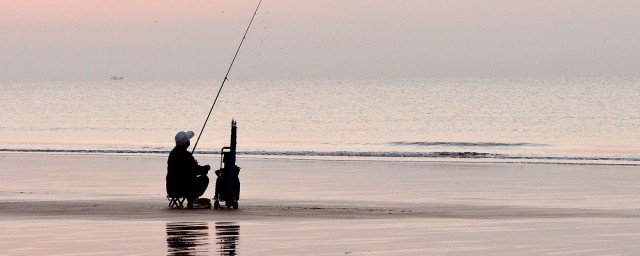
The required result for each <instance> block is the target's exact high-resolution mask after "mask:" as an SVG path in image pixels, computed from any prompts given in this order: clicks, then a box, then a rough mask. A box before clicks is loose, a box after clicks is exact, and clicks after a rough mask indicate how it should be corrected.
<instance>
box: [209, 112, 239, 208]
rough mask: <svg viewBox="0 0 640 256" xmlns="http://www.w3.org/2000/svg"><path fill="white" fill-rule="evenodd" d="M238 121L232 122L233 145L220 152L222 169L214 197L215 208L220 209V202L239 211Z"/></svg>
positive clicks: (218, 174)
mask: <svg viewBox="0 0 640 256" xmlns="http://www.w3.org/2000/svg"><path fill="white" fill-rule="evenodd" d="M236 137H237V127H236V121H234V120H231V145H230V146H229V147H223V148H222V150H221V151H220V158H221V159H220V169H219V170H217V171H216V175H217V176H218V177H217V178H216V190H215V194H214V196H213V200H215V201H214V203H213V208H215V209H218V208H220V201H223V202H224V203H225V206H226V207H227V208H232V207H233V208H234V209H238V200H240V179H239V178H238V175H239V174H240V167H238V166H237V165H236V144H237V143H236Z"/></svg>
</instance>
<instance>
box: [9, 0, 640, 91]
mask: <svg viewBox="0 0 640 256" xmlns="http://www.w3.org/2000/svg"><path fill="white" fill-rule="evenodd" d="M257 3H258V1H257V0H256V1H254V0H251V1H245V0H241V1H237V0H234V1H228V0H209V1H204V0H191V1H177V0H162V1H158V0H156V1H152V0H136V1H125V0H94V1H85V0H21V1H13V0H0V9H1V10H2V11H0V34H1V35H2V40H0V72H1V73H0V81H6V80H96V79H97V80H101V79H109V78H110V77H111V76H112V75H121V76H125V78H126V79H152V80H164V79H177V80H182V79H221V78H222V77H223V76H224V73H225V72H226V70H227V68H228V65H229V63H230V62H231V59H232V58H233V54H234V53H235V50H236V48H237V47H238V43H239V42H240V39H241V37H242V34H243V33H244V31H245V29H246V26H247V24H248V22H249V19H250V18H251V15H252V14H253V11H254V9H255V7H256V5H257ZM639 12H640V1H635V0H633V1H632V0H613V1H605V0H540V1H530V0H422V1H420V0H399V1H397V0H396V1H392V0H322V1H320V0H263V2H262V5H261V7H260V10H259V11H258V14H257V16H256V19H255V21H254V23H253V25H252V28H251V30H250V31H249V34H248V36H247V39H246V41H245V42H244V45H243V48H242V49H241V51H240V54H239V56H238V59H237V60H236V64H235V66H234V68H233V70H232V72H231V75H230V79H234V78H235V79H251V78H263V79H351V78H356V79H367V78H384V79H396V78H401V79H404V78H431V77H436V78H440V77H523V76H524V77H535V76H637V75H638V71H637V69H638V67H640V47H638V46H639V45H640V19H638V18H637V14H638V13H639Z"/></svg>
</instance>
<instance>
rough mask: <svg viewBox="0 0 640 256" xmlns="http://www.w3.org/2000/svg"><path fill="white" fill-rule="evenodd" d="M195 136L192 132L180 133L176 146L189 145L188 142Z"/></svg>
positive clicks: (177, 136)
mask: <svg viewBox="0 0 640 256" xmlns="http://www.w3.org/2000/svg"><path fill="white" fill-rule="evenodd" d="M194 135H196V133H195V132H192V131H187V132H183V131H180V132H178V134H176V144H178V145H184V144H185V143H187V141H189V140H190V139H191V138H193V136H194Z"/></svg>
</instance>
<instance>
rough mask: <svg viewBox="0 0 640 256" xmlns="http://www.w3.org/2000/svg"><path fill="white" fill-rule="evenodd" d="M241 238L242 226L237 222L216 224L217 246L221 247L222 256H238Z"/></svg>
mask: <svg viewBox="0 0 640 256" xmlns="http://www.w3.org/2000/svg"><path fill="white" fill-rule="evenodd" d="M239 238H240V225H238V224H237V223H235V222H216V239H217V240H218V241H217V242H216V244H218V245H219V246H220V255H237V253H236V247H237V245H238V239H239Z"/></svg>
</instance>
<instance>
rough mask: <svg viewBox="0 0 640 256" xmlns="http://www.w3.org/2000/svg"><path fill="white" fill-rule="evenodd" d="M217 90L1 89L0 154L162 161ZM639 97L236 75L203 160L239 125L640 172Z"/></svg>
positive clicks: (443, 154)
mask: <svg viewBox="0 0 640 256" xmlns="http://www.w3.org/2000/svg"><path fill="white" fill-rule="evenodd" d="M219 85H220V81H127V80H120V81H110V80H106V81H98V82H96V81H90V82H81V81H74V82H60V81H52V82H0V95H1V97H0V98H1V99H2V101H0V107H1V108H2V113H0V134H1V135H2V136H0V151H4V152H25V151H26V152H33V151H35V152H46V153H74V152H80V153H97V154H102V153H110V154H111V153H126V154H129V153H144V154H165V153H166V152H167V151H169V150H170V149H171V148H172V147H173V145H174V141H173V137H174V135H175V134H176V132H178V131H181V130H193V131H195V132H196V133H199V132H200V129H201V128H202V125H203V123H204V120H205V118H206V116H207V113H208V111H209V108H210V107H211V104H212V102H213V99H214V98H215V94H216V92H217V90H218V86H219ZM638 99H640V78H563V79H557V78H554V79H443V80H435V79H434V80H429V79H425V80H316V81H306V80H231V81H228V82H227V83H226V85H225V87H224V89H223V91H222V94H221V95H220V98H219V100H218V103H217V104H216V106H215V108H214V110H213V113H212V116H211V119H210V120H209V122H208V124H207V126H206V128H205V130H204V133H203V134H202V137H201V139H200V142H199V144H198V147H197V149H196V152H197V153H208V154H216V152H219V149H220V148H221V147H223V146H227V145H228V144H229V134H230V123H231V120H232V119H235V120H236V121H237V123H238V150H239V151H240V153H241V154H246V155H257V156H268V157H284V158H298V157H303V158H304V157H311V158H326V159H362V158H366V159H389V160H397V159H400V160H410V161H414V160H415V161H422V160H426V161H438V160H446V161H450V160H454V161H515V162H561V163H604V164H633V165H638V164H640V112H639V111H638V110H640V101H639V100H638ZM196 136H197V135H196ZM194 140H195V138H194ZM192 145H193V142H192Z"/></svg>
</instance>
